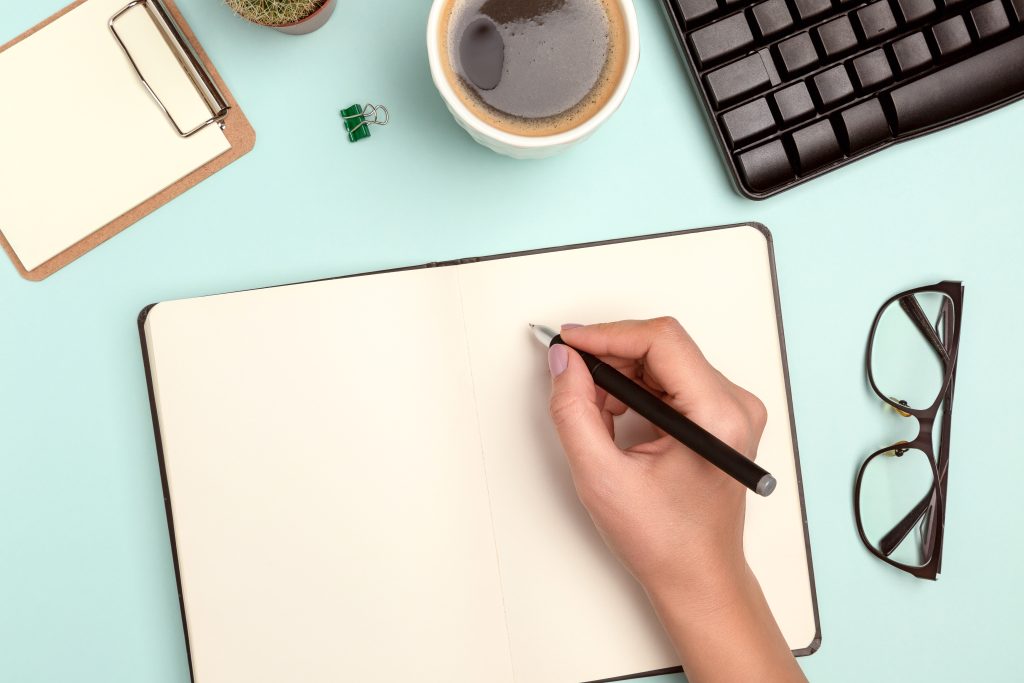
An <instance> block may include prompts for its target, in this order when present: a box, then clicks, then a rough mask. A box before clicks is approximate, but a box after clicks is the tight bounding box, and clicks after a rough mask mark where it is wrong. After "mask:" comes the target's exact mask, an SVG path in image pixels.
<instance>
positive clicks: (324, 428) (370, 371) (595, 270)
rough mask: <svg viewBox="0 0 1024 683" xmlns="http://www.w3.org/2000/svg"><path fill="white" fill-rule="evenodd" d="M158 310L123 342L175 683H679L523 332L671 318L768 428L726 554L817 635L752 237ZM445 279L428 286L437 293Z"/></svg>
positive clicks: (540, 354) (584, 252)
mask: <svg viewBox="0 0 1024 683" xmlns="http://www.w3.org/2000/svg"><path fill="white" fill-rule="evenodd" d="M513 256H514V257H505V256H502V257H495V258H484V259H469V260H463V261H461V262H459V263H454V264H431V266H436V267H431V266H428V267H421V268H414V269H406V270H400V271H391V272H384V273H378V274H369V275H364V276H358V277H348V278H340V279H333V280H324V281H319V282H310V283H304V284H297V285H289V286H284V287H275V288H270V289H259V290H253V291H247V292H238V293H234V294H225V295H221V296H211V297H205V298H199V299H188V300H181V301H171V302H165V303H161V304H157V305H155V306H153V307H150V308H148V309H146V311H144V312H143V315H142V316H141V318H140V325H141V332H142V336H143V346H144V356H145V360H146V366H147V372H148V375H149V380H150V389H151V398H152V401H153V409H154V419H155V422H156V425H157V441H158V447H159V452H160V455H161V463H162V470H163V474H164V483H165V487H166V492H167V494H168V515H169V520H170V522H171V526H172V535H173V543H174V546H175V556H176V561H177V569H178V580H179V583H180V591H181V598H182V609H183V614H184V620H185V627H186V635H187V642H188V643H189V647H190V656H191V664H192V667H193V676H194V679H195V681H196V682H197V683H225V682H228V681H245V682H246V683H262V682H266V683H270V682H275V683H277V682H279V681H285V680H289V681H304V682H306V683H328V682H330V683H335V682H336V681H359V682H360V683H367V682H375V681H380V682H384V681H388V682H393V681H406V680H408V681H413V680H415V681H431V682H434V681H436V682H438V683H441V682H443V683H479V682H480V681H488V682H494V683H512V682H513V681H515V682H518V683H578V682H580V681H594V680H601V679H606V678H612V677H618V676H628V675H632V674H639V673H643V672H652V671H656V670H662V669H666V668H671V667H674V666H676V665H677V664H678V659H677V657H676V655H675V654H674V653H673V651H672V648H671V647H670V645H669V643H668V642H667V639H666V638H665V636H664V635H663V634H662V632H661V629H660V627H659V624H658V622H657V620H656V618H655V616H654V615H653V613H652V611H651V609H650V607H649V606H648V604H647V602H646V600H645V597H644V595H643V593H642V592H641V590H640V589H639V587H638V586H637V585H636V584H635V583H634V581H633V580H632V578H631V577H630V576H629V575H628V574H627V572H626V571H625V570H624V569H623V568H622V567H621V566H620V565H619V564H618V562H617V561H616V560H615V559H614V558H613V557H612V556H611V555H610V554H609V552H608V551H607V550H606V548H605V546H604V545H603V543H602V541H601V539H600V538H599V536H598V534H597V533H596V532H595V531H594V529H593V527H592V525H591V522H590V520H589V518H588V517H587V515H586V513H585V511H584V510H583V509H582V507H581V506H580V504H579V503H578V501H577V499H576V496H575V492H574V490H573V487H572V483H571V480H570V477H569V473H568V470H567V466H566V463H565V459H564V455H563V454H562V453H561V450H560V448H559V447H558V443H557V439H556V437H555V435H554V433H553V429H552V427H551V425H550V422H549V420H548V417H547V399H548V393H549V386H550V384H549V382H550V380H549V378H548V371H547V365H546V356H545V353H544V350H543V349H542V348H540V346H539V345H538V344H537V342H536V341H535V340H534V339H533V337H532V336H531V334H530V332H529V328H528V326H527V323H528V322H548V323H552V324H558V323H560V322H565V321H573V322H584V323H585V322H596V321H603V320H616V319H622V318H630V317H631V318H646V317H654V316H658V315H666V314H668V315H674V316H676V317H677V318H678V319H679V320H681V321H682V322H683V323H684V325H685V326H686V327H687V328H688V329H689V331H690V332H691V334H692V335H693V337H694V338H695V339H696V341H697V342H698V343H699V344H700V345H701V346H702V347H703V349H704V350H705V352H706V354H707V356H708V358H709V359H710V361H711V362H712V363H713V364H715V365H716V366H717V367H718V368H719V369H721V370H722V371H723V372H724V373H725V374H726V375H728V376H729V377H731V378H732V379H734V380H735V381H736V382H737V383H739V384H740V385H742V386H744V387H746V388H748V389H750V390H751V391H753V392H754V393H755V394H757V395H758V396H759V397H760V398H761V399H762V400H763V401H764V403H765V404H766V405H767V406H768V410H769V421H768V427H767V429H766V431H765V435H764V439H763V441H762V444H761V449H760V453H759V462H760V463H762V464H763V465H764V466H765V467H766V468H767V469H768V470H769V471H770V472H771V473H772V474H774V475H775V477H776V478H777V479H778V488H777V490H776V492H775V493H774V494H773V495H772V496H771V497H769V498H759V497H756V496H751V498H750V500H749V503H748V520H747V536H746V547H747V551H748V555H749V559H750V562H751V564H752V566H753V568H754V571H755V572H756V573H757V575H758V578H759V579H760V581H761V583H762V586H763V587H764V590H765V592H766V594H767V597H768V600H769V602H770V604H771V607H772V610H773V611H774V613H775V615H776V617H777V618H778V620H779V622H780V624H781V626H782V630H783V632H784V633H785V635H786V637H787V639H788V642H789V644H790V646H791V647H792V648H793V649H794V650H795V651H797V652H798V653H800V654H808V653H810V652H813V651H814V649H816V648H817V644H818V641H819V636H818V624H817V610H816V605H815V600H814V589H813V580H812V574H811V569H810V557H809V554H808V552H809V551H808V545H807V536H806V527H805V520H804V514H803V506H802V494H801V488H800V476H799V463H798V460H797V456H796V446H795V443H794V436H793V427H792V421H791V415H790V401H789V395H788V383H787V376H786V368H785V361H784V349H783V346H782V335H781V328H780V323H779V318H778V305H777V298H776V294H775V287H774V272H773V265H772V263H773V262H772V254H771V245H770V240H769V239H768V236H767V232H766V231H764V230H763V228H761V227H760V226H733V227H729V228H719V229H711V230H706V231H694V232H688V233H676V234H672V235H667V236H660V237H657V238H648V239H639V240H627V241H620V242H615V243H606V244H598V245H589V246H587V248H566V249H559V250H551V251H545V252H537V253H530V254H522V255H513ZM440 266H443V267H440Z"/></svg>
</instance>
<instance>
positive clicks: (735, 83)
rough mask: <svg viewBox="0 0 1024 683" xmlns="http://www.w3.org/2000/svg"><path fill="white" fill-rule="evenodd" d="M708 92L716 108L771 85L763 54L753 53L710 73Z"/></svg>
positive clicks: (707, 79)
mask: <svg viewBox="0 0 1024 683" xmlns="http://www.w3.org/2000/svg"><path fill="white" fill-rule="evenodd" d="M705 78H706V81H707V85H708V92H709V93H710V95H711V100H712V102H714V104H715V106H716V108H721V107H724V106H727V105H728V104H730V103H732V102H735V101H736V100H741V99H743V98H744V97H749V96H750V95H754V94H755V93H758V92H760V91H762V90H767V89H768V88H769V87H771V81H770V80H769V77H768V71H767V70H766V69H765V68H764V62H762V61H761V55H758V54H752V55H748V56H747V57H744V58H743V59H741V60H739V61H736V62H733V63H732V64H727V65H725V66H723V67H721V68H720V69H716V70H715V71H712V72H711V73H709V74H708V75H707V76H706V77H705Z"/></svg>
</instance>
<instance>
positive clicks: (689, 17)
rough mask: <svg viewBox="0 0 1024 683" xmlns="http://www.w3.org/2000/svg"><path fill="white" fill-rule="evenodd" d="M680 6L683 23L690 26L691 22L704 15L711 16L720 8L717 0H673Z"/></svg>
mask: <svg viewBox="0 0 1024 683" xmlns="http://www.w3.org/2000/svg"><path fill="white" fill-rule="evenodd" d="M672 1H673V2H674V3H675V5H676V7H678V8H679V15H680V16H681V17H682V18H683V23H685V24H686V25H687V26H689V25H690V24H691V23H693V22H695V21H697V20H698V19H703V18H704V17H710V16H711V15H712V14H714V13H715V10H717V9H718V3H717V2H715V0H672Z"/></svg>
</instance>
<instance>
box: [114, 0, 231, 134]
mask: <svg viewBox="0 0 1024 683" xmlns="http://www.w3.org/2000/svg"><path fill="white" fill-rule="evenodd" d="M139 5H142V6H143V7H144V8H145V9H146V11H147V13H148V14H149V16H150V18H151V19H152V20H153V23H154V24H155V25H156V27H157V29H158V30H159V31H160V34H161V35H162V36H163V37H164V41H165V42H166V43H167V46H168V47H169V48H170V49H171V51H172V52H173V53H174V56H175V57H176V58H177V60H178V63H179V64H180V65H181V67H182V69H183V70H184V71H185V73H186V74H187V75H188V77H189V79H190V80H191V81H192V84H193V85H194V86H195V88H196V92H198V93H199V95H200V96H201V97H202V98H203V101H204V102H205V103H206V106H207V108H208V109H209V110H210V118H208V119H207V120H205V121H203V122H202V123H200V124H199V125H198V126H196V127H195V128H192V129H191V130H183V129H182V128H181V126H179V125H178V122H177V121H176V120H175V119H174V116H172V115H171V112H170V111H168V109H167V106H166V105H164V103H163V101H162V100H161V99H160V97H159V96H158V95H157V94H156V92H155V91H154V90H153V88H152V87H151V86H150V85H149V83H148V82H147V81H146V77H145V76H143V75H142V70H141V69H139V65H138V64H136V62H135V59H134V58H133V57H132V53H131V51H130V50H129V49H128V46H127V45H125V43H124V40H122V38H121V35H120V34H119V33H118V32H117V20H118V19H120V18H121V17H122V16H124V15H125V14H126V13H127V12H130V11H131V10H132V9H134V8H135V7H137V6H139ZM107 25H108V26H109V27H110V32H111V33H113V34H114V39H115V40H117V44H118V45H120V46H121V50H123V51H124V54H125V56H126V57H127V58H128V61H129V62H130V63H131V65H132V68H134V69H135V73H136V74H138V76H139V80H140V81H142V85H143V86H144V87H145V88H146V90H147V91H148V92H149V94H150V95H151V96H152V97H153V100H154V101H155V102H156V104H157V106H158V107H160V110H161V111H162V112H163V113H164V116H166V117H167V120H168V121H170V122H171V125H172V126H173V127H174V129H175V130H176V131H177V132H178V135H180V136H181V137H183V138H187V137H191V136H193V135H195V134H196V133H198V132H199V131H201V130H203V129H204V128H206V127H207V126H212V125H214V124H220V126H221V127H223V126H224V119H225V118H227V115H228V111H230V109H231V106H230V105H229V104H228V102H227V100H226V99H225V98H224V95H223V94H222V93H221V91H220V88H218V87H217V84H216V83H214V81H213V78H212V77H211V76H210V72H209V71H208V70H207V68H206V66H205V65H204V64H203V63H202V62H201V61H200V60H199V58H198V57H197V56H196V53H195V50H194V49H192V46H191V45H189V43H188V41H187V40H186V39H185V36H183V35H182V33H181V29H180V28H179V27H178V25H177V24H176V23H175V21H174V19H173V18H172V17H171V15H170V14H169V13H168V11H167V8H166V7H164V5H163V3H161V2H160V1H159V0H132V2H129V3H128V4H127V5H125V6H124V7H122V8H121V9H120V10H118V11H117V13H115V14H114V16H112V17H111V18H110V21H109V22H107Z"/></svg>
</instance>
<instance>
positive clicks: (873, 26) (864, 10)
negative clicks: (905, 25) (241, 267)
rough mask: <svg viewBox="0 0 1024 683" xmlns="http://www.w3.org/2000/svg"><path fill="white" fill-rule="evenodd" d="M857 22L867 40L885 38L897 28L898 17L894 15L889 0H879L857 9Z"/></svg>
mask: <svg viewBox="0 0 1024 683" xmlns="http://www.w3.org/2000/svg"><path fill="white" fill-rule="evenodd" d="M857 23H859V24H860V31H861V33H862V34H863V35H864V39H865V40H877V39H879V38H884V37H885V36H887V35H889V34H890V33H892V32H893V31H895V30H896V17H894V16H893V15H892V9H891V8H890V7H889V2H888V0H878V2H873V3H871V4H870V5H867V6H865V7H861V8H860V9H859V10H857Z"/></svg>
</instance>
